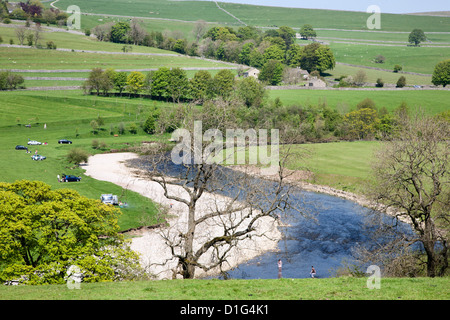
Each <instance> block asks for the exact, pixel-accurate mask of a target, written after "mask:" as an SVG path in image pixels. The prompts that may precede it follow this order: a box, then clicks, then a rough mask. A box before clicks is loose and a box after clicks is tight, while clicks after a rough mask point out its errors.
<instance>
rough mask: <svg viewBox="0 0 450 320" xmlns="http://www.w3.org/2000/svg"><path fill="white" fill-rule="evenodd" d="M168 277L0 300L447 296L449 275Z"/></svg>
mask: <svg viewBox="0 0 450 320" xmlns="http://www.w3.org/2000/svg"><path fill="white" fill-rule="evenodd" d="M366 282H367V279H366V278H349V277H343V278H329V279H278V280H228V281H222V280H167V281H135V282H126V281H123V282H115V283H89V284H85V283H82V284H81V288H80V290H69V289H68V288H67V286H66V285H45V286H17V287H8V286H1V287H0V299H2V300H17V299H20V300H111V299H112V300H297V301H298V300H319V299H323V300H397V301H398V300H448V299H450V291H449V278H448V277H447V278H411V279H407V278H403V279H395V278H382V279H381V287H380V289H379V290H376V289H375V290H369V289H368V288H367V283H366Z"/></svg>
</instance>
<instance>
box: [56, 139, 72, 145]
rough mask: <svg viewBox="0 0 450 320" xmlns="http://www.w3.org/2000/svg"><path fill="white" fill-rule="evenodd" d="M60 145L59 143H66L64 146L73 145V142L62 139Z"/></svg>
mask: <svg viewBox="0 0 450 320" xmlns="http://www.w3.org/2000/svg"><path fill="white" fill-rule="evenodd" d="M58 143H59V144H63V143H64V144H72V141H69V140H67V139H61V140H59V141H58Z"/></svg>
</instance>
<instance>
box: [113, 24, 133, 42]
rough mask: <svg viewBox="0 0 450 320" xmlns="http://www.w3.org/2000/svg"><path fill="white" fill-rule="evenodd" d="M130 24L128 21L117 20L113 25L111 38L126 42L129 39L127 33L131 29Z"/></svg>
mask: <svg viewBox="0 0 450 320" xmlns="http://www.w3.org/2000/svg"><path fill="white" fill-rule="evenodd" d="M130 28H131V27H130V25H129V24H128V23H127V22H117V23H116V24H115V25H113V26H112V27H111V36H110V40H111V41H112V42H117V43H124V42H126V41H127V33H128V31H129V30H130Z"/></svg>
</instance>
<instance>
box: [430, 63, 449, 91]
mask: <svg viewBox="0 0 450 320" xmlns="http://www.w3.org/2000/svg"><path fill="white" fill-rule="evenodd" d="M431 82H433V84H434V85H435V86H439V85H443V86H444V87H445V86H446V85H448V84H450V59H447V60H444V61H441V62H439V63H438V64H437V65H436V67H435V68H434V72H433V78H432V79H431Z"/></svg>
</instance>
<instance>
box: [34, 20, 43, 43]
mask: <svg viewBox="0 0 450 320" xmlns="http://www.w3.org/2000/svg"><path fill="white" fill-rule="evenodd" d="M41 39H42V28H41V24H40V23H36V25H35V27H34V45H35V47H37V46H38V43H39V40H41Z"/></svg>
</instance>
